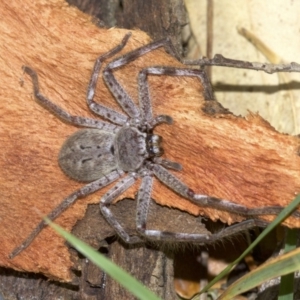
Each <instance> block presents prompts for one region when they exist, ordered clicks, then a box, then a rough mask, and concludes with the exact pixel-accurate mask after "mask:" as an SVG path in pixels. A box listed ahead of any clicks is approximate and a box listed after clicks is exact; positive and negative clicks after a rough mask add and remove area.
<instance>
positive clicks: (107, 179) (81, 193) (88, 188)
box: [9, 170, 124, 258]
mask: <svg viewBox="0 0 300 300" xmlns="http://www.w3.org/2000/svg"><path fill="white" fill-rule="evenodd" d="M123 174H124V172H123V171H121V170H116V171H112V172H111V173H110V174H108V175H106V176H104V177H102V178H100V179H97V180H95V181H93V182H91V183H89V184H87V185H85V186H83V187H82V188H80V189H78V190H77V191H75V192H73V193H72V194H71V195H69V196H68V197H67V198H65V199H64V200H63V202H62V203H60V204H59V205H58V206H57V207H56V208H55V209H54V210H53V211H51V213H50V214H48V215H47V218H48V219H49V220H50V221H53V220H54V219H56V218H57V217H58V216H59V215H60V214H61V213H62V212H64V211H65V210H66V209H67V208H68V207H70V206H71V205H72V204H73V203H74V202H76V200H77V199H79V198H84V197H86V196H87V195H89V194H92V193H94V192H96V191H98V190H100V189H102V188H104V187H105V186H107V185H109V184H110V183H112V182H114V181H115V180H117V179H118V178H120V177H121V176H122V175H123ZM46 226H47V222H46V221H44V220H43V221H41V222H40V223H39V224H38V226H37V227H35V229H34V230H33V231H32V232H31V233H30V235H29V236H28V237H27V238H26V239H25V240H24V241H23V243H22V244H21V245H20V246H18V247H17V248H15V249H14V250H13V251H12V252H11V253H10V255H9V258H14V257H15V256H16V255H18V254H19V253H20V252H22V251H23V250H24V249H26V248H27V247H28V246H29V245H30V244H31V243H32V241H33V240H34V239H35V238H36V236H37V235H38V234H39V233H40V232H41V231H42V229H43V228H45V227H46Z"/></svg>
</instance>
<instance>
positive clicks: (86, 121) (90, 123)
mask: <svg viewBox="0 0 300 300" xmlns="http://www.w3.org/2000/svg"><path fill="white" fill-rule="evenodd" d="M23 70H24V72H25V73H27V74H28V75H29V76H30V77H31V79H32V84H33V92H34V96H35V98H36V99H37V100H38V102H39V103H40V104H41V105H42V106H44V107H46V108H47V109H48V110H49V111H50V112H52V113H54V114H55V115H57V116H58V117H59V118H61V119H62V120H64V121H66V122H68V123H70V124H73V125H79V126H83V127H89V128H98V129H103V130H106V131H111V132H115V131H116V130H117V129H119V127H118V126H116V125H113V124H109V123H106V122H103V121H99V120H96V119H91V118H86V117H79V116H72V115H70V114H69V113H68V112H66V111H65V110H63V109H62V108H61V107H59V106H58V105H56V104H55V103H53V102H52V101H50V100H49V99H48V98H46V97H45V96H43V95H42V94H41V93H40V88H39V81H38V75H37V73H36V72H35V71H34V70H33V69H31V68H30V67H27V66H23Z"/></svg>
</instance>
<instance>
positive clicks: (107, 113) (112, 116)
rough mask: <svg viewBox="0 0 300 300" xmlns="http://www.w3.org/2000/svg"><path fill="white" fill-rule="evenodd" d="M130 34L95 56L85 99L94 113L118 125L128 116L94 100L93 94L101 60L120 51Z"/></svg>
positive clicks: (124, 121) (125, 120)
mask: <svg viewBox="0 0 300 300" xmlns="http://www.w3.org/2000/svg"><path fill="white" fill-rule="evenodd" d="M130 36H131V33H128V34H126V35H125V36H124V38H123V40H122V41H121V43H120V44H119V45H118V46H116V47H115V48H113V49H112V50H110V51H109V52H107V53H105V54H103V55H101V56H99V57H98V58H97V60H96V61H95V64H94V68H93V71H92V75H91V79H90V82H89V85H88V89H87V97H86V101H87V105H88V107H89V108H90V110H91V111H93V112H94V113H96V114H97V115H99V116H101V117H103V118H105V119H107V120H109V121H111V122H113V123H115V124H118V125H124V124H125V123H126V122H127V121H128V117H127V116H125V115H124V114H122V113H119V112H117V111H115V110H113V109H111V108H108V107H106V106H104V105H101V104H99V103H96V102H95V101H94V95H95V90H96V87H97V81H98V77H99V72H100V69H101V65H102V63H103V61H105V60H106V59H108V58H110V57H112V56H114V55H116V54H117V53H118V52H120V51H121V50H122V49H123V48H124V47H125V45H126V44H127V41H128V39H129V38H130Z"/></svg>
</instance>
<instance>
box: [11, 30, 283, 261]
mask: <svg viewBox="0 0 300 300" xmlns="http://www.w3.org/2000/svg"><path fill="white" fill-rule="evenodd" d="M129 37H130V33H129V34H127V35H125V37H124V38H123V40H122V42H121V43H120V44H119V45H118V46H116V47H115V48H113V49H112V50H110V51H109V52H108V53H106V54H104V55H101V56H100V57H98V59H97V60H96V62H95V65H94V69H93V72H92V75H91V79H90V82H89V86H88V90H87V104H88V107H89V109H90V110H91V111H93V112H94V113H96V114H97V115H99V116H100V117H102V118H104V119H106V120H108V121H110V122H104V121H100V120H97V119H91V118H86V117H79V116H72V115H70V114H69V113H68V112H66V111H64V110H63V109H61V108H60V107H59V106H57V105H56V104H54V103H53V102H51V101H50V100H49V99H47V98H46V97H45V96H43V95H42V94H41V93H40V92H39V83H38V77H37V74H36V72H35V71H34V70H33V69H31V68H30V67H28V66H24V67H23V69H24V71H25V72H26V73H27V74H28V75H30V76H31V78H32V81H33V89H34V95H35V97H36V99H37V100H38V101H39V102H40V103H41V104H42V105H43V106H44V107H46V108H47V109H48V110H49V111H51V112H53V113H55V115H57V116H58V117H60V118H61V119H62V120H64V121H67V122H69V123H70V124H73V125H77V126H81V127H87V129H81V130H79V131H77V132H76V133H74V134H73V135H71V136H70V137H69V138H68V139H67V140H66V141H65V143H64V144H63V146H62V148H61V150H60V153H59V159H58V160H59V165H60V167H61V169H62V170H63V171H64V172H65V173H66V174H67V175H69V176H70V177H71V178H73V179H75V180H77V181H81V182H89V183H87V184H86V185H85V186H83V187H82V188H80V189H79V190H77V191H75V192H73V193H72V194H71V195H69V196H68V197H67V198H66V199H64V201H63V202H62V203H61V204H60V205H59V206H58V207H56V208H55V209H54V210H53V211H52V212H51V213H50V214H49V215H48V218H49V219H50V220H54V219H55V218H56V217H57V216H59V215H60V214H61V213H62V212H63V211H64V210H66V209H67V208H68V207H69V206H70V205H72V204H73V203H74V202H75V201H76V200H77V199H78V198H82V197H85V196H86V195H89V194H91V193H94V192H95V191H97V190H100V189H101V188H103V187H105V186H107V185H109V184H110V183H112V182H114V181H116V180H118V179H119V181H118V182H117V183H116V184H115V185H114V186H113V187H112V188H111V189H110V190H109V191H108V192H107V193H105V195H103V196H102V198H101V200H100V209H101V212H102V214H103V216H104V218H105V219H106V220H107V222H108V223H109V224H110V225H111V226H112V227H113V228H114V229H115V231H116V233H117V234H118V235H119V237H120V238H121V239H122V240H124V241H125V242H126V243H139V242H141V241H144V240H164V241H168V240H176V241H182V242H196V243H207V242H212V241H215V240H218V239H220V238H223V237H226V236H229V235H233V234H235V233H236V232H239V231H241V230H245V229H247V228H252V227H254V226H264V225H265V222H263V221H260V220H258V219H253V216H255V215H264V214H277V213H278V212H279V211H280V210H281V208H280V207H267V208H259V209H248V208H246V207H244V206H242V205H238V204H235V203H232V202H229V201H225V200H220V199H216V198H212V197H209V196H206V195H200V194H196V193H194V192H193V191H192V190H191V189H190V188H189V187H188V186H186V185H185V184H184V183H183V182H182V181H181V180H179V179H178V178H177V177H176V176H174V175H173V174H172V173H170V172H169V171H168V169H173V170H177V171H180V169H181V165H180V164H178V163H176V162H172V161H169V160H166V159H162V158H161V157H160V156H161V155H162V154H163V149H162V145H161V143H162V137H160V136H158V135H156V134H154V133H153V131H154V129H155V127H156V126H158V125H159V124H161V123H167V124H169V125H171V124H172V118H171V117H170V116H166V115H158V116H156V117H154V116H153V112H152V106H151V99H150V93H149V87H148V81H147V76H148V75H168V76H191V77H197V78H198V79H199V80H200V81H201V83H202V85H203V86H204V96H205V99H206V100H212V99H213V93H212V90H211V86H210V82H209V80H208V79H207V77H206V75H205V72H204V71H203V70H201V69H192V68H174V67H148V68H145V69H142V70H141V71H140V73H139V74H138V88H139V106H137V105H135V104H134V102H133V100H132V99H131V98H130V96H129V95H128V94H127V92H126V91H125V89H124V88H123V87H122V86H121V85H120V84H119V82H118V81H117V80H116V78H115V77H114V74H113V70H114V69H118V68H120V67H122V66H124V65H126V64H128V63H130V62H131V61H133V60H135V59H137V58H138V57H140V56H142V55H144V54H146V53H148V52H150V51H153V50H155V49H157V48H160V47H166V49H168V50H169V51H170V52H171V53H174V54H175V53H176V52H175V50H174V48H173V46H172V44H171V43H170V42H169V40H168V39H164V40H160V41H157V42H153V43H150V44H148V45H146V46H143V47H140V48H138V49H135V50H134V51H132V52H129V53H127V54H125V55H124V56H122V57H119V58H116V59H115V60H113V61H112V62H110V63H108V65H107V66H106V67H105V68H104V70H103V78H104V80H105V83H106V85H107V87H108V88H109V90H110V91H111V93H112V95H113V96H114V98H115V99H116V101H117V102H118V104H119V105H120V106H121V108H122V109H123V111H124V112H125V113H126V115H125V114H123V113H119V112H116V111H115V110H113V109H110V108H108V107H105V106H103V105H101V104H98V103H96V102H94V100H93V98H94V94H95V89H96V84H97V81H98V76H99V72H100V69H101V65H102V62H103V61H104V60H106V59H108V58H110V57H112V56H114V55H115V54H116V53H118V52H119V51H121V50H122V49H123V48H124V47H125V45H126V43H127V41H128V39H129ZM125 174H126V175H125ZM139 177H141V178H142V182H141V185H140V188H139V190H138V193H137V196H136V199H137V213H136V230H137V233H138V235H137V236H129V235H128V233H127V232H126V231H125V230H124V229H123V227H122V226H121V224H120V223H119V222H118V221H117V220H116V219H115V218H114V216H113V214H112V212H111V211H110V205H111V204H112V202H113V201H114V199H116V198H117V197H118V196H120V195H121V194H122V193H123V192H124V191H126V190H127V189H128V188H129V187H130V186H132V185H133V184H134V183H135V181H136V179H137V178H139ZM154 177H156V178H157V179H158V180H159V181H161V182H162V183H163V184H165V185H166V186H168V187H169V188H170V189H171V190H173V191H174V192H175V193H178V194H179V195H181V196H182V197H184V198H186V199H189V200H190V201H192V202H194V203H196V204H197V205H199V206H209V207H214V208H216V209H220V210H225V211H228V212H232V213H236V214H241V215H244V216H250V217H251V219H248V220H246V221H243V222H241V223H239V224H236V225H232V226H229V227H227V228H225V229H223V230H222V231H220V232H218V233H216V234H211V235H206V234H187V233H171V232H167V231H159V230H149V229H147V226H146V224H147V214H148V208H149V204H150V201H151V189H152V184H153V180H154ZM45 226H46V223H45V221H41V222H40V223H39V224H38V226H37V227H36V228H35V229H34V230H33V231H32V233H31V234H30V235H29V236H28V237H27V239H25V241H24V242H23V243H22V244H21V245H20V246H18V247H17V248H15V249H14V250H13V252H12V253H11V254H10V258H13V257H15V256H16V255H18V254H19V253H20V252H21V251H23V250H24V249H25V248H27V247H28V246H29V245H30V244H31V242H32V241H33V239H34V238H35V237H36V236H37V235H38V234H39V232H40V231H41V230H42V229H43V228H44V227H45Z"/></svg>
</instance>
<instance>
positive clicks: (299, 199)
mask: <svg viewBox="0 0 300 300" xmlns="http://www.w3.org/2000/svg"><path fill="white" fill-rule="evenodd" d="M299 204H300V195H298V196H297V197H296V198H295V199H294V200H293V201H292V202H291V203H290V204H289V205H288V206H287V207H286V208H284V209H283V210H282V211H281V212H280V213H279V214H278V216H277V217H276V218H275V220H274V221H273V222H271V223H270V225H269V226H268V227H266V229H265V230H264V231H263V232H262V233H261V234H260V235H259V236H258V237H257V239H256V240H255V241H254V242H253V243H252V244H251V245H250V246H249V247H248V248H247V249H246V250H245V251H244V252H243V253H242V254H241V255H240V257H238V258H237V259H236V260H235V261H234V262H232V263H231V264H230V265H228V266H227V267H226V268H225V269H224V270H223V271H222V272H221V273H220V274H219V275H218V276H217V277H215V278H214V279H213V280H212V281H211V282H210V283H209V284H208V285H207V286H206V287H205V288H204V289H203V290H202V291H201V293H204V292H206V291H208V290H209V289H210V288H211V287H212V286H213V285H214V284H215V283H216V282H218V281H219V280H220V279H222V278H223V277H225V276H226V275H227V274H228V273H229V272H230V271H231V270H232V269H233V268H234V267H235V265H236V264H238V263H239V262H240V261H241V260H242V259H243V258H244V257H245V256H246V255H248V254H249V253H250V252H251V251H252V250H253V248H254V247H256V246H257V245H258V244H259V243H260V242H261V241H262V240H263V239H264V238H265V236H267V235H268V234H269V233H270V232H271V231H272V230H273V229H274V228H275V227H276V226H278V225H279V224H280V223H282V221H283V220H284V219H285V218H286V217H287V216H289V215H290V214H291V213H292V212H293V211H294V210H295V209H296V208H297V206H298V205H299ZM220 299H222V298H220Z"/></svg>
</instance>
